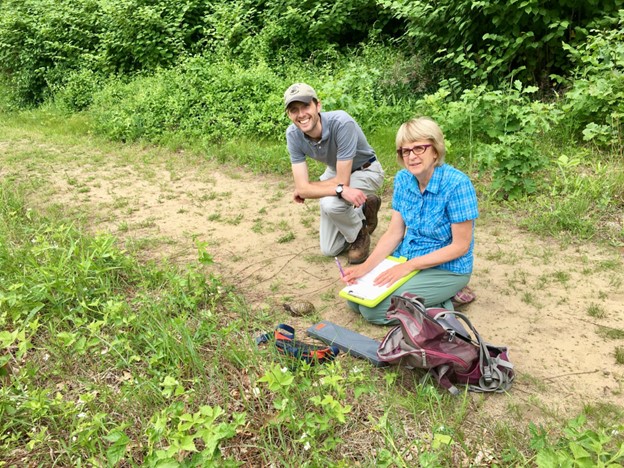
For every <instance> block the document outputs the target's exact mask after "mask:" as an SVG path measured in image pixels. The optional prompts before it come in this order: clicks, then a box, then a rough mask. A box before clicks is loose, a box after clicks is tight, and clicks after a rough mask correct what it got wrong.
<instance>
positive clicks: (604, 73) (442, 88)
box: [0, 0, 624, 204]
mask: <svg viewBox="0 0 624 468" xmlns="http://www.w3.org/2000/svg"><path fill="white" fill-rule="evenodd" d="M623 2H624V0H608V1H606V2H600V8H597V7H596V6H597V3H596V2H595V1H590V2H585V3H583V4H582V5H581V4H577V2H568V1H565V2H559V3H554V2H546V3H544V2H538V1H537V0H523V1H517V2H510V3H501V2H494V1H489V0H486V1H480V2H468V1H465V0H443V1H440V2H436V3H433V4H432V3H426V2H420V1H416V2H413V1H409V2H408V1H403V0H340V1H336V2H330V1H328V0H322V1H321V0H317V1H312V0H306V1H304V2H295V1H294V0H264V1H262V0H235V1H225V0H221V1H213V2H207V1H202V0H188V1H186V2H175V1H173V0H107V1H104V0H89V1H76V0H64V1H52V0H26V1H17V0H7V1H4V2H2V3H0V80H1V81H2V82H4V83H5V84H6V89H8V90H9V93H10V94H11V96H10V99H12V102H13V103H15V104H21V105H27V104H33V103H39V102H42V101H43V100H45V99H47V100H48V101H54V102H55V103H56V104H57V105H58V106H60V107H61V108H63V109H65V110H66V111H67V112H76V111H82V110H88V111H89V113H90V115H91V116H92V118H93V121H94V125H95V130H96V131H98V132H100V133H103V134H105V135H107V136H109V137H110V138H114V139H120V140H123V141H131V140H138V139H143V140H149V141H152V142H157V143H167V142H172V141H193V142H196V143H198V144H199V145H210V144H214V143H219V142H225V141H229V140H232V139H236V138H241V137H242V138H250V139H254V138H260V139H263V140H280V139H281V138H283V128H284V126H285V124H286V122H287V121H286V120H285V117H284V115H283V111H282V109H281V103H280V98H281V94H282V92H283V89H285V88H286V87H287V86H288V85H289V84H290V83H292V82H294V81H307V82H310V83H311V84H312V85H313V86H315V87H316V88H317V91H318V92H319V94H320V95H321V97H322V101H323V105H324V108H325V109H326V110H330V109H336V108H342V109H345V110H347V111H348V112H349V113H351V114H352V115H353V116H354V117H355V118H356V119H357V120H358V122H360V124H361V125H362V126H363V127H364V128H365V130H366V131H371V130H374V129H377V128H384V127H387V128H393V127H394V128H396V127H397V126H398V125H399V124H400V123H401V122H402V121H404V120H405V119H407V118H409V117H411V116H412V115H414V114H416V113H418V114H429V115H432V116H433V117H435V118H436V119H438V120H439V121H440V123H441V124H442V126H443V128H444V129H445V132H446V133H447V136H448V137H449V140H450V141H451V142H462V145H461V146H456V148H457V152H458V153H459V154H458V156H467V160H468V161H469V163H470V165H471V166H472V167H473V168H474V169H476V170H479V171H481V172H484V173H488V174H490V175H491V177H492V182H493V183H492V186H491V188H492V189H493V191H494V193H496V194H498V195H499V196H501V197H504V198H511V199H514V198H520V197H522V196H524V195H525V194H532V193H537V192H539V191H540V181H544V180H547V177H545V176H544V175H543V173H542V172H543V171H544V170H545V169H548V167H549V166H550V167H552V165H553V163H554V161H557V160H558V155H556V154H555V153H556V152H553V154H552V156H551V155H549V154H547V155H544V154H543V153H544V148H542V147H541V145H542V143H543V141H544V138H545V137H547V136H548V135H551V136H553V135H558V136H557V137H554V139H559V140H563V141H569V140H570V139H572V140H573V141H578V142H580V143H583V142H591V143H592V144H594V145H596V146H597V147H598V148H600V149H603V150H608V151H610V152H615V153H619V154H621V153H622V137H621V135H622V131H621V124H620V121H621V116H622V112H623V109H622V102H624V100H623V99H622V97H623V94H624V85H623V84H622V83H623V82H624V80H623V78H622V72H623V71H624V70H623V68H624V67H623V65H624V64H623V62H622V49H623V48H624V36H623V34H624V33H623V31H624V13H623V11H624V10H618V8H620V7H622V4H623ZM590 28H593V29H590ZM494 31H495V32H494ZM512 77H513V79H511V78H512ZM531 83H533V84H534V85H533V84H531ZM492 84H496V85H497V86H495V87H494V86H492ZM550 87H557V88H558V92H557V94H556V95H554V98H553V94H552V93H550V94H549V93H548V91H547V90H548V89H549V88H550ZM464 148H468V150H467V152H468V154H467V155H466V154H465V153H466V150H465V149H464ZM273 166H274V165H268V166H266V167H273ZM614 200H619V195H618V194H614ZM617 203H618V204H619V203H620V202H617Z"/></svg>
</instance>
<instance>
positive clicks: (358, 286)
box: [342, 258, 400, 300]
mask: <svg viewBox="0 0 624 468" xmlns="http://www.w3.org/2000/svg"><path fill="white" fill-rule="evenodd" d="M398 264H399V263H398V262H395V261H392V260H390V259H387V258H386V259H385V260H384V261H382V262H381V263H380V264H379V265H377V266H376V267H375V268H373V269H372V270H371V271H369V272H368V273H366V274H365V275H364V276H362V277H361V278H358V279H357V283H355V284H349V285H347V286H345V287H344V288H343V289H342V290H343V291H345V292H346V293H347V294H350V295H351V296H354V297H359V298H360V299H365V300H371V299H376V298H378V297H379V296H381V295H382V294H383V293H384V292H385V291H387V290H388V289H390V288H391V287H392V286H393V285H394V284H396V283H397V282H398V281H397V282H395V283H393V284H392V285H382V286H375V285H374V284H373V281H375V278H377V276H379V275H380V274H381V273H382V272H384V271H386V270H388V269H390V268H392V267H393V266H396V265H398ZM399 281H400V280H399Z"/></svg>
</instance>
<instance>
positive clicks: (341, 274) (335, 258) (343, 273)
mask: <svg viewBox="0 0 624 468" xmlns="http://www.w3.org/2000/svg"><path fill="white" fill-rule="evenodd" d="M334 260H336V265H338V269H339V270H340V276H341V277H343V278H344V276H345V272H344V270H343V269H342V265H341V264H340V260H338V257H334Z"/></svg>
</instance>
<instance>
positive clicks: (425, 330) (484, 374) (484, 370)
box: [377, 292, 514, 395]
mask: <svg viewBox="0 0 624 468" xmlns="http://www.w3.org/2000/svg"><path fill="white" fill-rule="evenodd" d="M386 317H387V318H388V319H389V320H397V321H398V322H399V325H397V326H395V327H394V328H392V329H391V330H390V331H389V332H388V334H387V335H386V336H385V338H384V339H383V341H382V342H381V344H380V345H379V348H378V349H377V356H378V357H379V359H380V360H381V361H384V362H387V363H389V364H395V365H404V366H406V367H408V368H410V369H413V368H420V369H427V371H428V374H431V375H432V376H433V377H435V379H436V381H437V382H438V384H440V385H441V386H442V387H444V388H446V389H447V390H449V391H450V392H451V393H452V394H453V395H457V394H459V390H458V389H457V387H456V386H455V384H459V385H465V386H467V388H468V390H470V391H473V392H499V393H501V392H506V391H507V390H509V389H510V388H511V384H512V382H513V380H514V371H513V364H511V362H509V357H508V351H507V348H506V347H504V346H493V345H491V344H488V343H485V342H484V341H483V340H482V339H481V336H480V335H479V333H478V332H477V330H476V329H475V328H474V327H473V326H472V324H471V323H470V320H468V317H466V316H465V315H464V314H462V313H459V312H455V311H451V310H446V309H441V308H429V309H426V308H425V305H424V299H422V298H421V297H419V296H417V295H415V294H411V293H407V292H406V293H403V294H402V295H400V296H399V295H395V296H392V298H391V304H390V308H389V309H388V311H387V313H386ZM458 319H459V320H458ZM460 320H461V321H462V322H464V323H465V324H466V325H467V327H468V328H469V329H470V332H471V333H472V337H471V335H470V333H468V331H467V330H466V328H465V327H464V326H463V325H462V323H461V322H460Z"/></svg>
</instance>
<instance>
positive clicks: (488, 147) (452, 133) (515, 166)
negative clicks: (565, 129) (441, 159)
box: [418, 81, 561, 199]
mask: <svg viewBox="0 0 624 468" xmlns="http://www.w3.org/2000/svg"><path fill="white" fill-rule="evenodd" d="M452 84H453V83H448V82H447V86H445V87H442V88H441V89H440V90H439V91H438V92H437V93H435V94H433V95H429V96H426V97H425V98H423V99H422V101H421V102H420V103H419V105H418V107H419V108H420V109H421V110H422V112H423V113H425V114H429V115H430V116H431V117H433V118H434V119H436V120H437V121H438V122H439V123H440V124H441V126H442V128H443V129H444V132H445V135H446V136H447V137H448V138H449V140H451V142H452V141H458V142H462V146H463V147H464V148H466V147H467V148H468V149H469V151H470V154H469V158H468V159H469V162H470V163H471V164H476V165H477V167H478V168H479V169H480V170H482V171H488V170H492V171H493V184H492V188H493V189H494V190H497V191H499V194H500V196H501V197H503V198H509V199H515V198H519V197H521V196H522V195H524V194H527V193H533V192H534V191H535V190H536V182H535V178H536V175H537V174H538V171H539V170H541V169H542V168H544V167H545V166H546V165H547V163H548V160H547V159H546V157H545V156H544V155H543V153H542V151H541V150H540V148H539V147H538V143H539V138H540V137H541V136H543V135H544V134H545V133H547V132H548V131H549V130H550V129H551V127H552V126H553V125H554V124H556V123H558V121H559V119H560V118H561V113H560V112H559V111H558V110H557V108H556V106H555V104H548V103H542V102H539V101H532V100H531V96H532V94H533V93H535V92H536V91H537V88H536V87H523V86H522V83H520V81H516V82H515V83H514V86H513V87H512V88H510V89H507V90H505V91H502V90H496V91H488V90H487V88H486V87H485V86H484V85H481V86H477V87H474V88H472V89H470V90H465V91H464V92H463V93H462V94H461V96H460V97H459V99H456V100H451V95H452V91H451V89H450V85H452Z"/></svg>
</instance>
